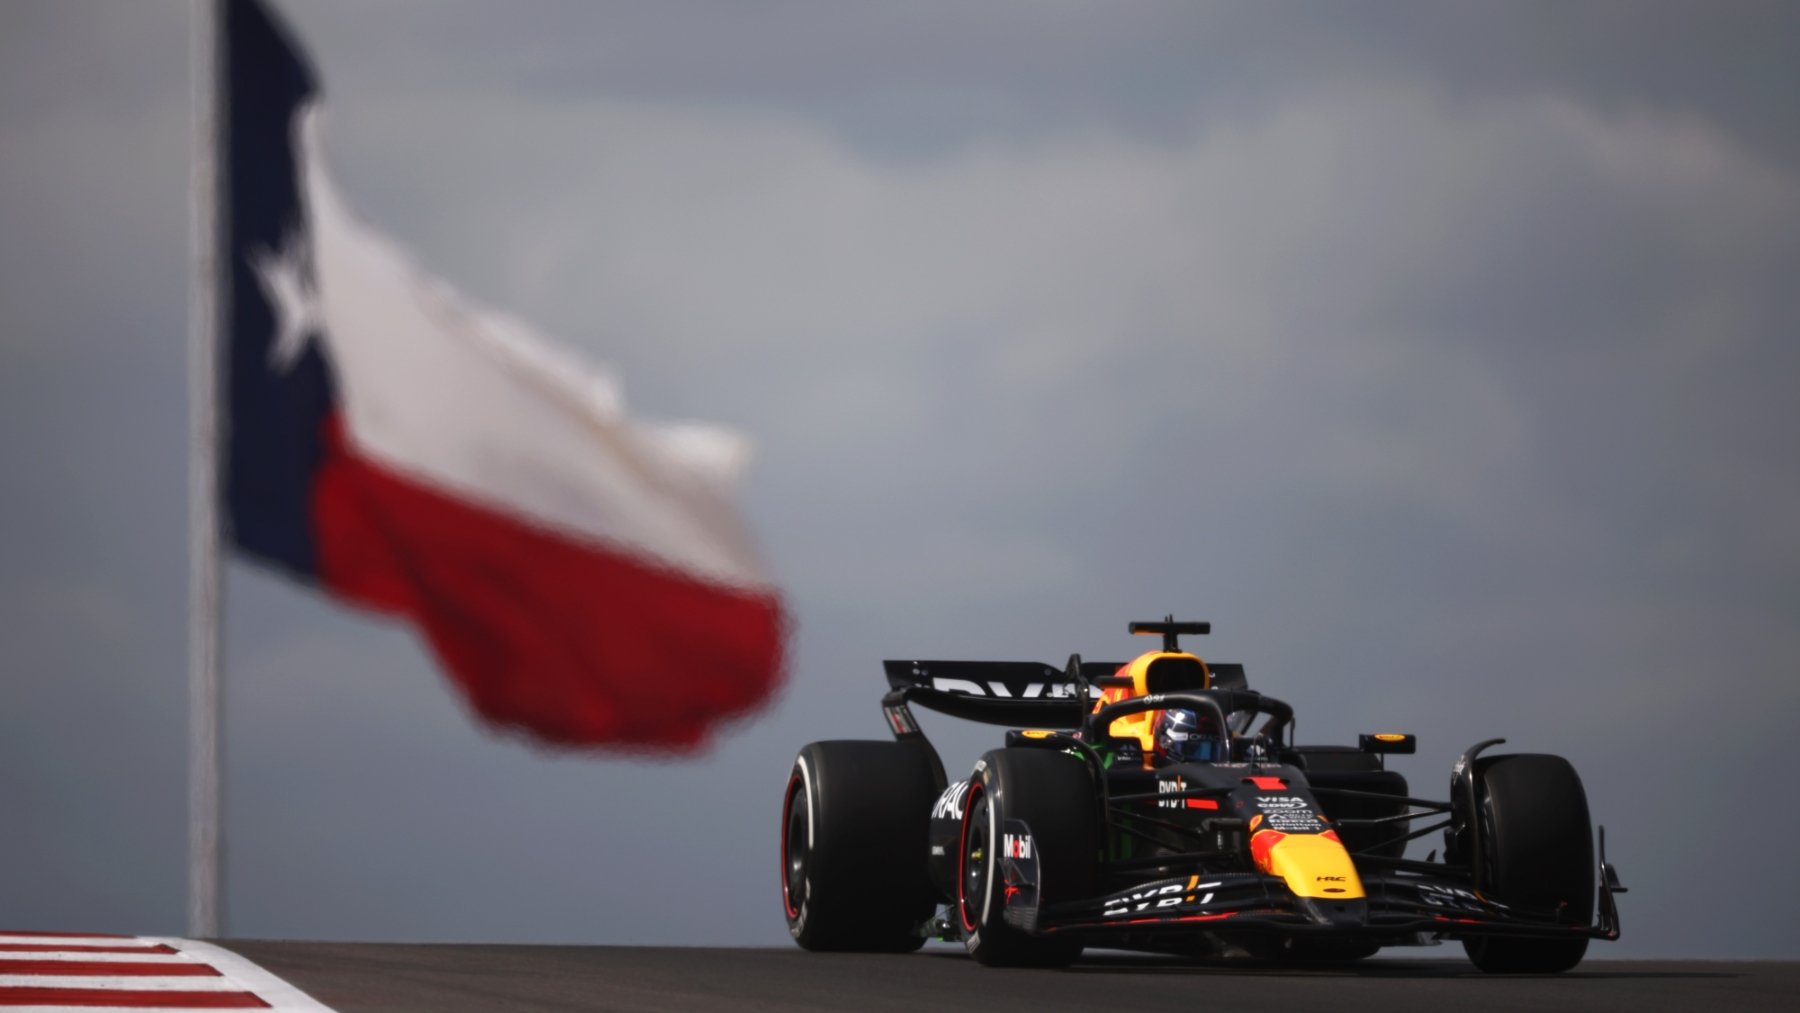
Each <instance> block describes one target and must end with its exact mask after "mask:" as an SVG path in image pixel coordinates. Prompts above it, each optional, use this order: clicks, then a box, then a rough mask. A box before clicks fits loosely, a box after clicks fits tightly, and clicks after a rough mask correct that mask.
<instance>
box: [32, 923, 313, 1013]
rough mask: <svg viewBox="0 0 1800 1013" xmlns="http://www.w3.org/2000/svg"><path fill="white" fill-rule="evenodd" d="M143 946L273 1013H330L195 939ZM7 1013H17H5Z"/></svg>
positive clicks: (260, 971) (159, 941) (256, 969)
mask: <svg viewBox="0 0 1800 1013" xmlns="http://www.w3.org/2000/svg"><path fill="white" fill-rule="evenodd" d="M144 942H146V943H149V944H151V945H152V946H155V945H162V946H168V947H170V948H172V949H176V950H179V951H181V952H182V953H186V954H190V955H192V956H193V957H195V958H196V959H199V960H203V961H205V962H206V963H208V964H211V965H212V966H213V967H214V968H216V969H218V971H219V972H220V973H221V974H223V975H224V976H225V977H226V978H227V979H229V980H231V981H234V982H236V983H237V984H238V987H240V988H244V989H247V990H249V991H251V992H254V993H256V997H257V998H258V999H261V1000H262V1001H263V1002H266V1003H268V1004H269V1008H270V1009H271V1010H272V1011H273V1013H333V1010H332V1008H331V1007H330V1006H327V1005H325V1004H324V1003H322V1002H320V1001H318V1000H317V999H314V998H313V997H312V996H310V995H307V994H306V993H305V992H302V991H300V990H299V989H297V988H295V987H294V986H292V985H290V984H288V983H287V982H285V981H282V980H281V979H280V978H277V977H276V976H275V975H273V974H271V973H269V972H268V971H265V970H263V969H262V968H261V967H258V966H257V965H255V964H254V963H251V962H250V961H248V960H245V959H244V958H243V957H240V956H238V955H237V954H235V953H233V952H231V951H230V950H227V949H225V948H224V947H221V946H214V945H213V944H211V943H203V942H200V941H199V940H195V939H158V938H145V940H144ZM7 1013H17V1011H15V1010H8V1011H7Z"/></svg>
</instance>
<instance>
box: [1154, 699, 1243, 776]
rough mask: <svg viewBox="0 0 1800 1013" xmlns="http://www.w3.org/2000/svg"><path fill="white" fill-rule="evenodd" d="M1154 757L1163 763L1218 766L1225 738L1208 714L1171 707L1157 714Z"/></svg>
mask: <svg viewBox="0 0 1800 1013" xmlns="http://www.w3.org/2000/svg"><path fill="white" fill-rule="evenodd" d="M1154 734H1155V736H1156V758H1157V759H1158V760H1160V761H1162V762H1164V763H1189V762H1200V763H1218V762H1220V761H1223V760H1227V759H1229V757H1227V756H1225V755H1224V751H1225V743H1224V737H1223V736H1221V735H1220V734H1219V728H1218V722H1217V721H1215V720H1213V716H1212V715H1211V714H1202V713H1200V712H1198V711H1191V710H1183V709H1180V708H1170V709H1168V710H1163V711H1158V712H1157V714H1156V728H1155V733H1154Z"/></svg>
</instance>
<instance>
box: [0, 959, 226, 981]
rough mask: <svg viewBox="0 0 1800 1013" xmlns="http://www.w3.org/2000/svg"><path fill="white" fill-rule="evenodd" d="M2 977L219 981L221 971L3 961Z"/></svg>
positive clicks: (163, 965) (153, 965)
mask: <svg viewBox="0 0 1800 1013" xmlns="http://www.w3.org/2000/svg"><path fill="white" fill-rule="evenodd" d="M0 974H45V975H49V974H65V975H66V974H107V975H132V976H135V977H151V976H167V977H171V978H217V977H220V974H219V972H218V971H217V970H215V969H214V968H212V967H209V966H207V965H206V964H187V963H176V962H169V963H162V962H160V961H159V962H155V963H152V962H149V961H146V962H144V963H141V964H138V963H133V962H131V961H128V960H126V961H119V962H117V963H114V962H113V961H110V960H6V961H0Z"/></svg>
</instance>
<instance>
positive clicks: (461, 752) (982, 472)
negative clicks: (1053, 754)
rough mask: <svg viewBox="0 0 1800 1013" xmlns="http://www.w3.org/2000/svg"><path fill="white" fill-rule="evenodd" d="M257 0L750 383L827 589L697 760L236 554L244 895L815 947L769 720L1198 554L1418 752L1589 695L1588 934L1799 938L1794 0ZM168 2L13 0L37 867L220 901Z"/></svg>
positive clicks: (781, 488)
mask: <svg viewBox="0 0 1800 1013" xmlns="http://www.w3.org/2000/svg"><path fill="white" fill-rule="evenodd" d="M279 6H280V7H281V9H282V10H283V11H284V12H286V13H287V14H288V16H289V17H290V19H291V21H292V22H293V23H294V25H295V26H296V28H297V30H298V31H299V33H300V34H301V36H302V37H303V38H304V40H305V42H306V45H307V46H308V48H309V50H310V51H311V53H312V55H313V57H314V59H315V60H316V62H317V63H318V65H319V67H320V69H321V72H322V75H323V78H324V81H325V86H326V90H327V96H328V103H329V108H330V116H331V119H330V122H329V123H328V127H327V145H328V152H329V154H330V156H331V158H332V160H333V162H334V164H335V165H336V167H337V175H338V178H339V182H340V183H341V185H342V186H343V188H344V189H345V190H346V192H347V194H348V196H349V198H350V199H351V201H352V202H353V204H354V206H355V207H356V208H357V209H358V210H359V211H360V212H361V213H362V214H363V215H364V216H365V217H366V218H368V219H369V220H371V221H372V222H374V223H376V224H377V225H378V226H379V227H381V228H382V229H384V230H386V231H388V232H389V233H391V234H393V235H395V236H396V237H398V238H400V239H401V240H402V241H403V242H405V243H406V244H408V245H409V246H411V247H412V248H413V249H414V250H415V251H416V252H417V253H418V255H419V257H420V259H421V260H423V261H424V262H425V263H427V264H429V265H431V266H432V267H433V269H434V270H436V271H438V272H440V273H441V274H442V275H444V276H445V277H446V278H448V279H450V280H452V281H453V282H454V283H455V284H456V285H458V286H459V287H460V288H462V289H464V290H465V291H467V292H468V293H470V294H471V295H473V296H476V297H477V298H479V299H481V300H483V301H486V302H489V303H492V304H494V305H498V306H503V307H506V308H508V309H510V310H513V311H515V312H517V313H518V314H520V315H522V316H524V317H526V318H528V319H530V320H532V321H534V322H535V323H537V324H538V325H540V326H541V327H542V328H543V329H544V330H546V331H547V332H549V333H551V334H554V335H557V336H559V337H560V338H561V339H563V340H565V341H567V342H568V343H569V344H570V345H572V346H574V347H576V348H579V349H581V350H583V351H584V352H586V353H587V354H589V355H591V356H593V357H594V358H596V359H599V360H601V361H605V362H608V363H611V364H612V365H614V366H615V367H617V369H618V370H619V372H620V374H621V376H622V378H623V380H624V382H625V385H626V390H627V394H628V397H629V398H630V401H631V403H632V404H633V405H634V407H635V408H636V410H638V411H640V412H642V413H644V414H646V415H649V416H652V417H660V418H689V417H691V418H701V419H707V420H712V421H718V422H724V423H728V424H730V425H733V426H736V427H738V428H740V429H742V430H743V431H745V432H746V433H747V434H749V435H750V436H751V437H752V438H753V439H754V440H755V441H756V445H757V450H758V460H757V464H756V467H755V468H754V470H753V472H752V474H751V475H750V477H749V480H748V483H747V485H746V489H745V493H746V495H745V504H746V507H747V509H748V511H749V512H750V514H751V515H752V519H753V521H754V522H755V524H756V526H757V529H758V531H759V533H760V534H761V536H762V539H763V543H764V546H765V548H766V550H767V553H768V555H769V557H770V559H771V561H772V563H773V566H774V568H775V570H776V571H777V573H778V575H779V577H780V579H781V580H782V582H783V584H784V587H785V588H786V591H787V593H788V595H789V596H790V600H791V603H792V606H793V609H794V612H795V615H796V617H797V620H798V624H799V626H798V633H797V638H796V641H795V644H794V659H793V671H792V675H791V678H790V682H789V685H788V687H787V690H786V692H785V693H784V695H783V696H782V697H781V698H780V699H779V700H778V701H776V702H775V703H774V704H773V705H772V706H771V707H770V709H769V710H768V711H767V712H766V713H765V714H764V715H762V716H761V717H760V718H759V719H757V720H755V721H752V722H748V723H745V724H743V725H741V726H738V727H736V728H734V729H732V730H731V731H729V732H728V733H727V734H726V735H725V736H724V737H723V738H722V740H721V741H720V742H719V744H718V746H717V747H716V749H715V750H714V751H713V752H712V753H711V754H710V755H709V756H707V757H705V758H702V759H699V760H693V761H686V762H677V763H652V762H647V761H641V760H622V759H603V760H594V759H589V758H585V757H569V756H546V755H541V754H539V753H537V752H535V751H534V750H532V749H531V748H529V747H526V746H523V745H521V744H519V743H517V742H514V741H511V740H507V739H503V738H498V737H495V736H492V735H490V734H488V733H486V732H484V731H482V730H481V729H480V728H478V727H477V726H475V725H474V724H473V723H472V722H471V721H470V720H469V719H468V718H467V717H466V715H465V713H464V712H463V710H462V709H461V706H460V704H459V703H458V702H457V700H456V699H455V698H454V696H453V695H452V694H451V693H450V692H449V691H448V689H447V685H446V684H445V683H444V682H443V680H442V679H440V677H439V676H438V675H437V674H436V673H435V672H434V671H433V670H432V669H431V667H430V665H429V664H428V662H427V661H426V660H425V658H424V656H423V654H422V652H421V650H420V649H419V647H418V645H417V644H416V643H415V641H414V640H413V638H412V637H411V635H410V634H408V633H407V632H406V631H405V630H404V629H400V628H397V627H395V626H392V625H390V624H387V623H384V622H380V621H376V620H373V619H370V618H367V617H364V616H361V615H358V614H355V613H351V612H348V611H346V610H343V609H340V608H338V607H337V606H335V605H333V604H331V603H329V602H325V601H322V600H320V599H318V598H316V597H314V596H311V595H309V594H307V593H304V592H300V591H297V590H295V589H293V588H291V587H289V586H287V585H285V584H283V583H281V582H279V581H277V580H275V579H274V578H271V577H269V576H268V575H266V574H264V573H262V572H260V571H258V570H255V569H253V568H249V567H244V566H241V565H239V566H233V567H232V568H231V570H230V573H229V591H230V601H229V627H228V646H227V664H228V666H229V673H228V679H229V684H230V689H229V693H230V698H229V716H228V722H229V726H228V735H229V739H228V750H229V775H228V776H229V784H228V796H227V806H228V825H227V834H228V847H229V876H228V883H227V888H228V897H227V917H228V927H229V929H230V931H231V932H233V933H234V934H238V935H245V936H274V937H301V938H334V939H398V940H466V941H519V942H530V941H569V942H607V943H623V942H635V941H644V942H658V943H707V944H712V943H742V944H781V943H782V942H783V941H784V940H785V938H786V936H785V933H784V931H783V929H782V922H781V918H780V915H779V910H778V900H777V890H778V887H777V880H776V872H775V869H776V854H775V852H776V846H777V841H776V836H775V834H776V828H775V821H776V816H777V813H776V808H777V802H778V797H779V793H780V790H781V787H782V784H783V780H784V777H785V774H786V770H787V765H788V763H789V762H790V759H791V757H792V754H793V752H794V750H795V749H796V748H797V747H799V746H800V745H801V744H803V743H804V742H806V741H808V740H811V739H815V738H829V737H846V736H851V737H877V736H880V735H882V734H883V726H882V723H881V721H880V719H879V717H878V714H877V710H876V706H875V703H876V698H877V695H878V692H879V688H880V685H881V675H880V670H879V667H878V664H877V663H878V661H879V660H880V659H881V658H883V657H900V656H937V657H953V656H962V657H982V658H1029V659H1040V660H1048V661H1058V660H1060V659H1062V658H1064V657H1066V656H1067V654H1068V652H1070V651H1076V650H1079V651H1081V652H1083V653H1084V654H1086V655H1088V656H1089V657H1106V656H1113V657H1123V656H1125V655H1127V654H1128V653H1129V652H1131V651H1132V649H1133V648H1134V647H1136V646H1138V645H1137V644H1134V643H1133V642H1131V641H1130V639H1129V638H1127V637H1125V636H1123V635H1122V631H1123V629H1124V623H1125V621H1126V620H1127V619H1131V618H1144V617H1150V616H1156V615H1160V614H1162V613H1164V612H1167V611H1174V612H1176V613H1178V614H1180V615H1182V616H1184V617H1194V618H1209V619H1212V620H1213V621H1214V622H1215V624H1216V629H1217V630H1218V633H1217V635H1216V636H1215V637H1214V638H1212V639H1213V643H1211V644H1207V645H1204V646H1205V647H1206V648H1207V649H1208V650H1209V653H1212V654H1214V655H1215V656H1217V657H1219V658H1221V659H1228V660H1242V661H1244V662H1245V663H1246V664H1247V665H1248V667H1249V672H1250V677H1251V679H1252V682H1253V684H1255V685H1258V686H1260V687H1261V688H1263V689H1264V690H1266V691H1269V692H1272V693H1274V694H1275V695H1277V696H1281V697H1284V698H1286V699H1288V700H1290V701H1292V702H1293V703H1295V704H1296V705H1297V707H1298V708H1299V709H1300V714H1301V722H1300V728H1301V730H1302V737H1303V738H1305V739H1309V740H1314V741H1349V740H1350V737H1351V736H1354V735H1355V734H1356V733H1358V732H1361V731H1375V730H1405V731H1413V732H1417V733H1419V735H1420V739H1421V749H1420V755H1419V756H1417V757H1415V758H1411V759H1409V760H1407V761H1405V762H1404V763H1402V764H1401V767H1402V769H1403V770H1404V771H1405V772H1406V773H1407V774H1408V776H1409V777H1410V778H1412V779H1413V782H1414V785H1415V788H1416V790H1418V791H1421V792H1426V793H1432V794H1436V793H1439V792H1441V791H1442V790H1443V789H1442V785H1443V782H1444V780H1445V779H1446V778H1447V776H1448V768H1449V765H1450V763H1451V761H1452V760H1453V759H1454V757H1455V755H1456V754H1457V753H1458V752H1459V751H1461V750H1462V749H1463V748H1464V747H1466V746H1467V745H1469V744H1471V743H1472V742H1474V741H1476V740H1478V739H1481V738H1486V737H1489V736H1493V735H1503V736H1506V737H1508V738H1509V739H1510V740H1511V744H1512V745H1513V746H1514V747H1517V748H1520V749H1524V750H1532V751H1554V752H1561V753H1564V754H1566V755H1568V756H1569V757H1570V758H1571V759H1572V760H1573V761H1574V762H1575V764H1576V766H1577V767H1578V769H1580V770H1581V771H1582V773H1583V775H1584V777H1585V779H1586V781H1587V785H1588V789H1589V793H1590V797H1591V801H1592V805H1593V809H1594V812H1595V815H1596V817H1597V818H1598V819H1599V820H1600V821H1602V822H1604V823H1606V824H1607V826H1608V828H1609V838H1608V839H1609V844H1610V850H1611V852H1612V855H1613V857H1614V858H1615V859H1616V860H1617V862H1618V864H1619V866H1620V867H1621V869H1622V870H1623V873H1624V875H1625V877H1626V880H1627V882H1628V883H1629V885H1630V886H1631V887H1632V888H1633V890H1632V893H1631V894H1630V895H1629V896H1628V897H1626V898H1624V899H1623V906H1624V917H1625V926H1626V937H1625V939H1624V940H1623V941H1621V942H1620V943H1618V944H1616V945H1614V946H1611V947H1604V948H1603V950H1604V953H1605V955H1617V956H1655V955H1677V954H1679V955H1697V956H1715V957H1757V956H1760V957H1777V956H1778V957H1789V958H1792V957H1796V956H1800V933H1797V931H1796V930H1795V928H1794V927H1793V926H1794V921H1793V918H1792V917H1791V911H1792V908H1793V906H1794V905H1795V904H1796V903H1800V871H1797V867H1796V866H1795V865H1794V864H1793V863H1792V862H1791V861H1789V860H1788V858H1789V856H1790V854H1791V852H1792V850H1793V849H1792V844H1791V842H1792V841H1794V840H1796V839H1800V814H1797V811H1796V809H1795V808H1794V806H1793V805H1792V804H1791V795H1792V791H1791V788H1790V787H1789V786H1788V785H1787V781H1786V778H1785V777H1784V776H1781V775H1780V774H1778V772H1779V771H1780V770H1781V769H1782V768H1784V767H1786V766H1788V765H1790V764H1791V763H1792V760H1793V749H1792V747H1791V745H1790V744H1791V743H1792V741H1793V731H1794V726H1795V724H1796V723H1797V722H1800V688H1797V686H1800V679H1797V678H1796V677H1797V676H1800V671H1797V670H1796V669H1797V668H1800V665H1797V663H1796V658H1800V521H1797V520H1796V518H1800V469H1797V468H1796V467H1795V463H1794V462H1795V460H1796V448H1797V447H1800V396H1796V395H1797V394H1800V341H1797V340H1796V338H1797V337H1800V335H1796V333H1795V331H1796V327H1797V326H1800V325H1797V323H1796V321H1800V286H1796V285H1795V283H1794V279H1795V277H1796V276H1797V273H1800V271H1797V269H1800V102H1797V101H1796V99H1795V96H1796V95H1800V8H1795V7H1794V6H1793V5H1791V4H1784V3H1770V4H1750V3H1712V4H1698V3H1689V4H1659V3H1647V2H1633V3H1584V4H1566V3H1508V4H1497V3H1495V4H1478V5H1468V4H1444V3H1434V4H1424V3H1420V4H1396V3H1370V4H1358V5H1353V6H1352V5H1327V4H1256V5H1252V4H1229V5H1217V6H1215V5H1203V4H1193V3H1173V2H1171V3H1148V2H1145V3H1107V4H1098V3H1093V4H1089V3H1037V2H1029V3H1028V2H1011V3H1009V2H999V0H995V2H987V3H982V4H966V3H908V4H881V5H876V4H866V5H850V4H835V3H812V2H805V3H803V2H768V3H758V4H741V3H704V2H680V3H659V4H600V3H585V2H573V0H569V2H528V3H508V4H498V3H492V4H490V3H477V2H472V0H444V2H434V3H425V2H389V3H382V4H367V3H361V2H356V0H287V2H284V3H280V4H279ZM187 16H188V6H187V5H186V4H184V3H177V2H174V0H160V2H150V0H144V2H131V3H127V2H123V0H111V2H92V0H83V2H77V0H0V226H3V228H0V306H3V307H4V309H5V321H6V323H5V325H4V326H3V327H0V475H4V476H5V478H4V485H3V486H0V489H3V490H4V494H3V495H0V770H3V771H4V775H3V776H0V812H4V813H5V814H6V818H5V820H4V824H3V828H0V867H3V868H6V869H7V870H9V873H8V875H6V876H5V877H0V913H3V916H4V918H5V920H6V921H8V922H9V923H11V924H13V925H16V926H18V927H26V928H39V929H76V930H97V931H124V932H160V933H172V932H179V931H180V930H181V928H182V911H183V896H184V889H185V884H184V879H183V876H184V838H183V834H184V827H185V824H184V818H185V813H184V805H185V777H186V774H185V707H186V700H185V664H186V662H185V654H184V642H183V637H184V626H185V594H186V590H185V581H186V574H185V558H186V549H185V499H184V497H185V489H186V478H185V471H184V467H185V451H184V445H185V443H184V441H185V417H186V414H185V413H186V407H185V400H184V399H185V386H184V384H185V381H184V371H185V364H184V360H183V342H184V340H185V338H184V335H185V330H186V318H185V311H186V299H187V266H186V259H185V258H186V256H187V253H186V242H187V171H188V169H187V157H188V138H187V125H188V115H189V109H188V88H189V83H188V78H187V73H188V53H187V45H188V33H189V27H188V22H187ZM929 728H930V729H931V730H932V731H933V732H934V734H939V735H940V737H941V742H942V746H943V749H944V753H945V756H946V760H947V762H948V763H949V765H950V766H951V767H952V768H953V769H954V768H958V767H964V766H966V765H967V764H968V763H969V762H972V760H973V758H974V757H975V755H976V754H977V752H978V751H979V750H980V749H982V748H986V747H987V746H988V745H989V744H997V738H996V735H995V734H990V733H989V731H988V730H985V729H978V728H959V727H956V726H955V725H953V724H951V723H949V722H944V721H938V722H935V723H932V724H931V725H929Z"/></svg>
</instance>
